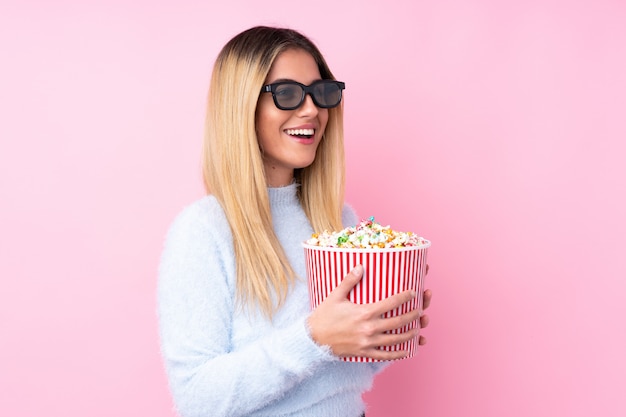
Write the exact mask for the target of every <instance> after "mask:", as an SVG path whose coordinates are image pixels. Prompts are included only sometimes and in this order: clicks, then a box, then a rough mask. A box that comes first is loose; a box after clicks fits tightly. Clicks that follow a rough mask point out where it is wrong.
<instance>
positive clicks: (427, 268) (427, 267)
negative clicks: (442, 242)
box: [424, 264, 430, 275]
mask: <svg viewBox="0 0 626 417" xmlns="http://www.w3.org/2000/svg"><path fill="white" fill-rule="evenodd" d="M429 269H430V267H429V266H428V264H426V273H425V274H424V275H428V270H429Z"/></svg>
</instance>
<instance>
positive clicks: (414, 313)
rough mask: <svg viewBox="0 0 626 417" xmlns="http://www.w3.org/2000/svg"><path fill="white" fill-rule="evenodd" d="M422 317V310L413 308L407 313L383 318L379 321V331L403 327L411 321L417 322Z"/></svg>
mask: <svg viewBox="0 0 626 417" xmlns="http://www.w3.org/2000/svg"><path fill="white" fill-rule="evenodd" d="M419 317H420V312H419V311H418V310H417V309H416V310H411V311H409V312H407V313H405V314H401V315H399V316H394V317H389V318H381V319H380V321H379V322H378V323H377V330H378V331H379V332H381V333H382V332H388V331H391V330H396V329H401V328H403V327H405V326H407V325H409V324H410V323H413V322H415V321H416V320H417V319H419Z"/></svg>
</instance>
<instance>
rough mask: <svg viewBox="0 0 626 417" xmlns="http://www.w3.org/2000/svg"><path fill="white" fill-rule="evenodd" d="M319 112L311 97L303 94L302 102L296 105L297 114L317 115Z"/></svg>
mask: <svg viewBox="0 0 626 417" xmlns="http://www.w3.org/2000/svg"><path fill="white" fill-rule="evenodd" d="M317 113H319V109H318V107H317V106H316V105H315V103H313V97H311V95H310V94H306V95H305V96H304V102H303V103H302V105H301V106H300V107H298V114H299V115H301V116H308V117H311V116H317Z"/></svg>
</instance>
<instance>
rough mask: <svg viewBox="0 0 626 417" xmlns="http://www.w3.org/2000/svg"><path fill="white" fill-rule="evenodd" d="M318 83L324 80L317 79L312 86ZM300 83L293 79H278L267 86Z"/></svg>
mask: <svg viewBox="0 0 626 417" xmlns="http://www.w3.org/2000/svg"><path fill="white" fill-rule="evenodd" d="M317 81H322V79H321V78H318V79H315V80H313V81H311V84H313V83H314V82H317ZM298 82H299V81H296V80H292V79H290V78H278V79H276V80H274V81H272V82H271V83H267V84H276V83H298ZM300 84H302V83H300Z"/></svg>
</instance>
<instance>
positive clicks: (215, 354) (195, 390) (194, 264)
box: [158, 205, 336, 417]
mask: <svg viewBox="0 0 626 417" xmlns="http://www.w3.org/2000/svg"><path fill="white" fill-rule="evenodd" d="M220 216H223V214H222V213H221V212H220V211H219V210H215V209H214V210H213V211H212V212H210V213H209V215H207V213H205V212H204V211H202V210H199V209H198V207H197V205H196V206H195V207H194V206H192V207H190V208H188V209H186V210H185V211H183V213H182V214H181V215H179V216H178V218H177V219H176V220H175V222H174V223H173V225H172V226H171V228H170V231H169V233H168V236H167V239H166V243H165V248H164V251H163V255H162V258H161V264H160V268H159V283H158V315H159V329H160V336H161V349H162V354H163V357H164V360H165V365H166V371H167V374H168V378H169V381H170V389H171V391H172V395H173V397H174V402H175V405H176V408H177V410H178V412H179V414H180V415H181V416H182V417H192V416H204V417H209V416H212V417H220V416H229V417H237V416H245V415H248V414H251V413H254V412H255V411H258V410H261V409H262V408H264V407H266V406H268V405H271V404H272V403H274V402H276V401H278V400H281V399H282V398H284V397H285V396H288V395H289V392H290V390H292V389H294V388H295V387H296V386H297V385H298V384H299V383H301V382H302V381H303V380H304V379H306V378H307V377H310V376H311V375H313V374H314V372H315V370H316V367H318V366H320V365H321V364H323V363H326V362H328V361H334V360H336V358H335V357H334V356H333V355H332V354H331V353H330V352H329V350H328V349H325V348H323V347H320V346H318V345H316V344H315V343H314V342H313V340H312V339H311V338H310V335H309V333H308V329H307V328H306V325H305V320H304V319H299V320H296V321H294V322H293V323H290V324H289V325H288V327H283V328H280V329H271V330H270V331H268V332H266V333H265V334H264V335H263V336H262V337H260V338H259V339H257V340H254V341H253V342H251V343H249V344H247V345H246V346H244V347H243V348H238V349H236V350H234V349H233V345H232V338H231V336H232V324H233V316H234V314H235V310H236V309H237V308H238V306H237V305H236V304H235V302H234V300H235V284H234V258H233V256H234V255H233V253H232V240H229V239H231V238H230V230H229V229H228V228H227V223H226V222H225V219H220ZM211 218H212V219H211ZM216 219H217V220H216ZM225 225H226V226H225ZM220 228H222V229H221V230H220Z"/></svg>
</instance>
